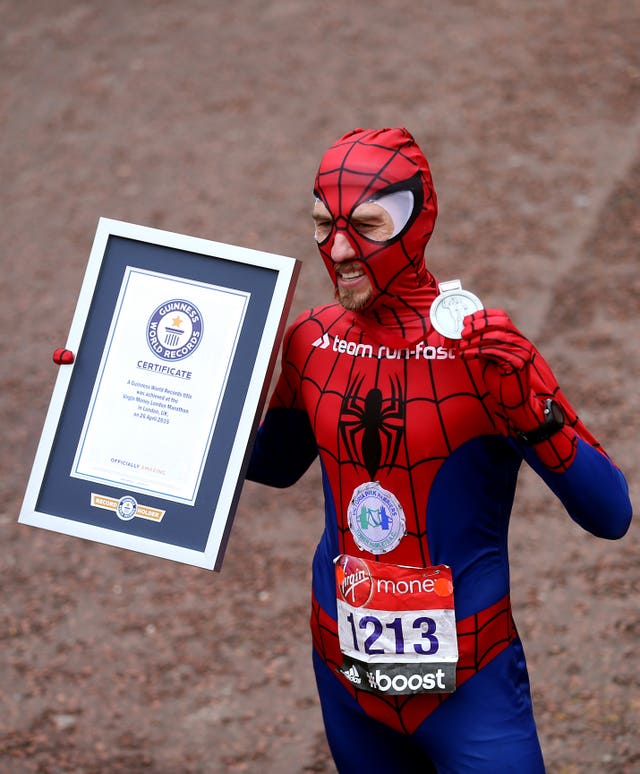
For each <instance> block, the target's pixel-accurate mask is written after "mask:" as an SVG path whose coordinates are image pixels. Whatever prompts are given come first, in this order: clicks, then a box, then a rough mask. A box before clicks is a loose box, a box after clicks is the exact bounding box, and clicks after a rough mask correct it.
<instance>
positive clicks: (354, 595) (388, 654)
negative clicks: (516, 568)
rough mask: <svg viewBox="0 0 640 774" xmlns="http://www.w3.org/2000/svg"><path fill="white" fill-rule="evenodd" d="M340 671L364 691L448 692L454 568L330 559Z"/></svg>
mask: <svg viewBox="0 0 640 774" xmlns="http://www.w3.org/2000/svg"><path fill="white" fill-rule="evenodd" d="M335 570H336V598H337V609H338V636H339V639H340V650H341V651H342V654H343V663H342V666H341V667H339V669H338V671H339V672H340V673H341V674H342V675H344V677H346V678H347V680H349V681H350V682H351V683H352V684H353V685H355V686H356V687H358V688H361V689H362V690H364V691H371V692H373V693H378V694H383V695H388V696H398V695H405V694H417V693H451V692H452V691H454V690H455V687H456V664H457V662H458V637H457V630H456V618H455V610H454V604H453V582H452V579H451V568H450V567H448V566H447V565H444V564H441V565H437V566H436V567H423V568H417V567H402V566H399V565H395V564H386V563H384V562H375V561H368V560H366V559H362V558H360V557H355V556H349V555H347V554H341V555H340V556H339V557H338V558H337V559H336V560H335Z"/></svg>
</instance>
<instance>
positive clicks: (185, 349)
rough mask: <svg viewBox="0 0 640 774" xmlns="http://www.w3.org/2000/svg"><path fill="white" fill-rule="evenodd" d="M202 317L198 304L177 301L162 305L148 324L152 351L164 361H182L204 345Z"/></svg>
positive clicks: (183, 300) (148, 341)
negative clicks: (202, 343) (202, 342)
mask: <svg viewBox="0 0 640 774" xmlns="http://www.w3.org/2000/svg"><path fill="white" fill-rule="evenodd" d="M202 332H203V324H202V315H201V314H200V310H199V309H198V307H197V306H195V304H192V303H191V302H190V301H186V300H185V299H182V298H174V299H171V300H170V301H165V302H163V303H162V304H160V306H159V307H157V309H155V310H154V312H153V314H152V315H151V317H150V318H149V322H148V323H147V343H148V345H149V348H150V349H151V351H152V352H153V353H154V355H157V356H158V357H159V358H161V359H162V360H172V361H175V360H183V359H184V358H185V357H189V355H192V354H193V353H194V352H195V350H196V348H197V347H198V345H199V344H200V342H201V341H202Z"/></svg>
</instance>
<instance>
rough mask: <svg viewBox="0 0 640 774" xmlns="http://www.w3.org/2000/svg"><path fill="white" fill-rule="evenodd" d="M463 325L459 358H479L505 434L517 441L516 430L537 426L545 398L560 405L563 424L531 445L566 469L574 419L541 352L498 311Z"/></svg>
mask: <svg viewBox="0 0 640 774" xmlns="http://www.w3.org/2000/svg"><path fill="white" fill-rule="evenodd" d="M464 323H465V324H464V328H463V330H462V340H461V341H460V347H459V348H460V353H461V356H462V357H463V358H465V359H467V360H473V359H479V360H480V361H482V362H483V365H484V368H483V376H484V381H485V384H486V386H487V389H488V390H489V393H490V394H491V396H492V397H493V399H494V400H495V402H496V403H497V404H498V409H499V410H498V412H497V413H498V416H499V418H500V419H501V420H502V421H503V422H504V425H505V431H506V433H507V434H508V435H510V436H511V437H513V438H516V439H517V438H518V437H519V436H518V431H522V432H525V433H526V432H527V431H531V430H535V429H536V428H538V427H540V426H541V425H542V423H543V422H544V419H545V417H544V413H543V412H544V407H545V403H546V401H547V399H548V398H553V399H554V400H555V401H556V402H557V403H558V405H559V406H560V407H561V409H562V411H563V413H564V416H565V425H564V427H563V428H562V429H560V430H558V431H557V432H556V433H554V434H553V435H552V436H551V437H550V438H549V439H548V440H546V441H541V442H540V443H537V444H535V445H534V446H533V447H532V448H533V449H534V450H535V451H536V453H537V455H538V457H539V458H540V460H541V461H542V462H543V464H545V465H546V466H547V467H548V468H550V469H552V470H560V471H563V470H566V469H567V468H568V467H569V465H570V464H571V462H572V461H573V458H574V457H575V453H576V447H577V438H576V432H575V429H574V426H575V425H576V423H577V422H578V418H577V416H576V414H575V412H574V410H573V409H572V408H571V406H570V404H569V403H568V402H567V400H566V399H565V398H564V396H563V395H562V393H561V391H560V388H559V386H558V382H557V381H556V378H555V376H554V375H553V372H552V371H551V369H550V368H549V366H548V365H547V363H546V361H545V360H544V358H543V357H542V355H541V354H540V353H539V352H538V350H537V349H536V348H535V347H534V346H533V344H532V343H531V342H530V341H529V340H528V339H527V338H525V337H524V336H523V335H522V333H520V331H519V330H518V329H517V328H516V327H515V325H514V324H513V323H512V322H511V320H510V319H509V317H508V316H507V315H506V313H505V312H503V311H502V310H500V309H482V310H480V311H478V312H474V313H473V314H472V315H468V316H467V317H465V319H464ZM591 440H593V441H594V442H595V439H592V438H591ZM595 443H597V442H595Z"/></svg>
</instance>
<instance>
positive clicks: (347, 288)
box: [336, 268, 373, 312]
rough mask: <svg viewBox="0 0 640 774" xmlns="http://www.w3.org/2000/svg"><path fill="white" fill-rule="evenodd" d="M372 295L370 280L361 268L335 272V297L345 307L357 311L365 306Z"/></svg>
mask: <svg viewBox="0 0 640 774" xmlns="http://www.w3.org/2000/svg"><path fill="white" fill-rule="evenodd" d="M372 296H373V288H372V287H371V281H370V280H369V277H368V276H367V275H366V274H365V272H364V271H362V269H359V268H351V269H349V270H347V269H345V270H342V271H339V272H336V298H337V300H338V302H339V303H340V304H342V306H344V308H345V309H348V310H349V311H351V312H358V311H360V310H361V309H364V308H365V307H366V306H367V304H368V303H369V302H370V301H371V297H372Z"/></svg>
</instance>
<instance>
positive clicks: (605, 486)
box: [524, 439, 632, 540]
mask: <svg viewBox="0 0 640 774" xmlns="http://www.w3.org/2000/svg"><path fill="white" fill-rule="evenodd" d="M524 458H525V460H526V461H527V462H528V464H529V465H530V466H531V467H532V468H533V469H534V470H535V471H536V473H537V474H538V475H539V476H540V477H541V478H542V479H543V480H544V481H545V483H546V484H547V486H548V487H549V488H550V489H551V491H552V492H554V494H555V495H556V496H557V497H558V498H559V499H560V501H561V502H562V504H563V505H564V507H565V509H566V510H567V513H568V514H569V516H571V518H572V519H573V520H574V521H575V522H576V523H577V524H579V525H580V526H581V527H582V528H583V529H585V530H587V531H588V532H591V534H593V535H595V536H596V537H602V538H608V539H609V540H615V539H617V538H621V537H622V536H623V535H624V534H625V533H626V531H627V530H628V529H629V524H630V522H631V515H632V508H631V501H630V499H629V487H628V485H627V482H626V479H625V477H624V476H623V474H622V472H621V471H620V470H619V469H618V468H617V467H616V466H615V465H614V464H613V463H612V462H611V460H610V459H609V458H608V457H606V456H605V455H603V454H601V453H600V452H599V451H597V450H596V449H594V448H593V447H592V446H591V445H590V444H588V443H587V442H586V441H583V440H582V439H578V449H577V452H576V457H575V459H574V461H573V462H572V463H571V466H570V468H569V469H568V470H567V471H566V472H565V473H552V472H550V471H549V470H548V469H547V468H546V467H545V466H544V465H543V464H542V463H541V462H540V460H539V459H538V457H537V455H536V454H535V452H534V451H533V450H532V449H530V448H527V449H525V450H524Z"/></svg>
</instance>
